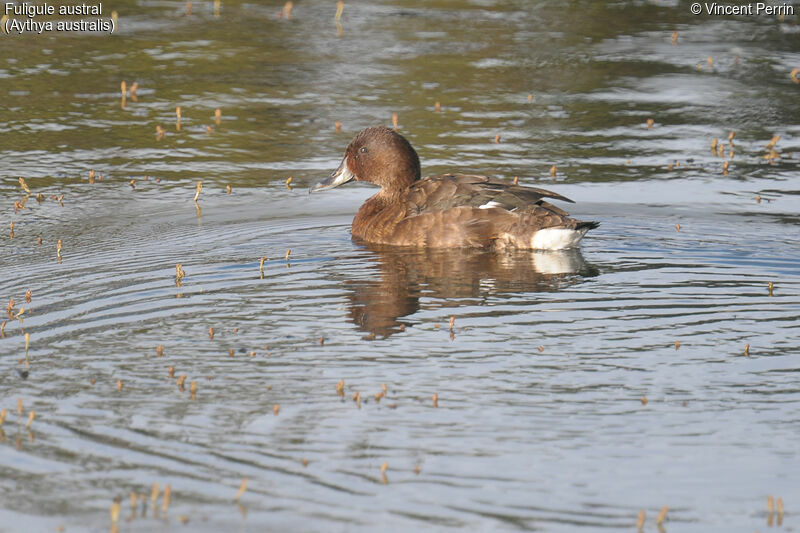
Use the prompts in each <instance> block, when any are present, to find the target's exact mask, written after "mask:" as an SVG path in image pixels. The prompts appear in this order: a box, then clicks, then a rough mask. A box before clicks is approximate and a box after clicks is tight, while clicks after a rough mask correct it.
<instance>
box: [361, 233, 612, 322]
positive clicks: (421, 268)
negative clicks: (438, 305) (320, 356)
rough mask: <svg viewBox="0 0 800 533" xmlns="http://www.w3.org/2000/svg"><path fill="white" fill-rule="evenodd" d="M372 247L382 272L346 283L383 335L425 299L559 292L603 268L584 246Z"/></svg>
mask: <svg viewBox="0 0 800 533" xmlns="http://www.w3.org/2000/svg"><path fill="white" fill-rule="evenodd" d="M367 249H369V250H370V251H373V252H374V253H375V254H376V257H375V259H373V261H374V262H375V263H377V265H378V269H379V276H378V275H376V276H375V277H376V278H377V279H374V280H361V281H353V282H346V287H347V292H348V294H347V297H348V299H349V300H350V310H349V316H350V318H351V320H352V321H353V323H354V324H355V325H356V326H357V327H358V328H359V329H360V330H361V331H366V332H368V333H371V334H372V335H373V336H382V337H388V336H389V335H391V334H392V333H396V332H398V331H405V327H406V326H407V325H409V323H408V322H404V321H402V320H399V319H401V318H403V317H408V316H411V315H413V314H414V313H416V312H417V311H419V309H420V299H422V298H433V299H437V300H442V301H445V302H447V303H446V304H445V305H447V306H448V307H449V306H452V307H454V308H457V307H459V306H464V305H470V306H472V305H480V303H481V302H482V301H484V300H485V299H486V298H489V297H500V298H502V297H503V295H508V294H513V293H519V294H527V293H537V292H553V291H558V290H559V289H561V288H564V287H567V286H569V285H573V284H575V283H580V281H581V279H582V278H583V277H587V276H596V275H597V273H598V271H597V269H596V268H594V267H592V266H591V265H589V264H587V263H586V261H585V260H584V258H583V255H582V254H581V252H580V250H578V249H574V250H565V251H559V252H534V251H527V250H518V251H507V252H503V253H494V252H485V251H479V250H403V249H397V248H391V247H377V246H368V247H367ZM527 297H529V298H532V297H534V295H533V294H528V295H527Z"/></svg>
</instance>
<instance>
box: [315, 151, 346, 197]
mask: <svg viewBox="0 0 800 533" xmlns="http://www.w3.org/2000/svg"><path fill="white" fill-rule="evenodd" d="M354 179H356V175H355V174H353V173H352V172H350V169H349V168H348V167H347V158H346V157H345V158H344V159H342V163H341V164H340V165H339V168H337V169H336V170H334V171H333V172H332V173H331V175H330V177H329V178H328V179H326V180H324V181H320V182H319V183H317V184H316V185H314V187H312V188H311V190H309V191H308V192H309V193H312V192H317V191H324V190H326V189H333V188H334V187H338V186H339V185H343V184H345V183H347V182H348V181H353V180H354Z"/></svg>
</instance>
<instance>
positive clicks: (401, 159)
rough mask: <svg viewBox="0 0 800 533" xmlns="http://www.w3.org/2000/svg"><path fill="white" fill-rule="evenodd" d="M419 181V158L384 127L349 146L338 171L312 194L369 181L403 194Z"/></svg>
mask: <svg viewBox="0 0 800 533" xmlns="http://www.w3.org/2000/svg"><path fill="white" fill-rule="evenodd" d="M419 178H420V167H419V157H418V156H417V152H415V151H414V148H412V147H411V144H410V143H409V142H408V141H407V140H406V138H405V137H403V136H402V135H400V134H399V133H397V132H396V131H393V130H391V129H389V128H387V127H384V126H375V127H372V128H367V129H365V130H362V131H361V132H360V133H359V134H358V135H356V136H355V138H354V139H353V140H352V141H350V144H348V145H347V149H346V150H345V152H344V157H343V158H342V162H341V164H340V165H339V168H337V169H336V170H334V171H333V172H332V173H331V175H330V177H329V178H328V179H326V180H324V181H321V182H320V183H318V184H317V185H315V186H314V187H313V188H312V189H311V190H310V191H309V192H316V191H322V190H325V189H332V188H334V187H338V186H339V185H342V184H344V183H347V182H349V181H353V180H355V181H367V182H369V183H374V184H375V185H379V186H380V187H381V188H382V190H383V191H387V192H393V191H401V190H404V189H405V188H407V187H408V186H409V185H411V184H412V183H414V182H415V181H416V180H418V179H419Z"/></svg>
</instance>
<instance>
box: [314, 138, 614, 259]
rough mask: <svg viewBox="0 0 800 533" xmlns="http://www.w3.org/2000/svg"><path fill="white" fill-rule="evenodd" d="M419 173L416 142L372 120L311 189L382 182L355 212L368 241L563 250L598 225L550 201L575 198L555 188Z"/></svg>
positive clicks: (356, 231) (358, 235) (356, 234)
mask: <svg viewBox="0 0 800 533" xmlns="http://www.w3.org/2000/svg"><path fill="white" fill-rule="evenodd" d="M421 175H422V173H421V168H420V161H419V156H418V155H417V152H416V151H415V150H414V148H413V147H412V146H411V143H410V142H408V140H407V139H406V138H405V137H403V136H402V135H401V134H399V133H398V132H397V131H395V130H393V129H390V128H388V127H385V126H373V127H369V128H366V129H364V130H362V131H360V132H359V133H358V134H357V135H356V136H355V138H353V140H352V141H351V142H350V144H348V145H347V148H346V150H345V152H344V157H342V161H341V163H340V164H339V166H338V167H337V168H336V170H334V171H333V172H332V173H331V174H330V176H329V177H328V178H327V179H325V180H323V181H321V182H320V183H318V184H316V185H315V186H314V187H313V188H311V189H310V190H309V192H310V193H313V192H318V191H323V190H328V189H332V188H334V187H338V186H340V185H344V184H345V183H349V182H352V181H363V182H367V183H371V184H373V185H377V186H379V187H380V190H379V191H378V192H377V194H375V195H374V196H372V197H370V198H368V199H367V200H366V201H365V202H364V204H363V205H362V206H361V208H360V209H359V210H358V212H357V213H356V215H355V217H354V218H353V224H352V227H351V234H352V238H353V240H354V241H360V242H363V243H365V244H375V245H391V246H403V247H415V248H436V249H439V248H482V249H491V250H499V249H507V248H511V249H526V250H563V249H568V248H574V247H576V246H578V243H579V242H580V240H581V239H582V238H583V236H584V235H586V233H587V232H588V231H589V230H590V229H594V228H597V227H598V226H599V223H598V222H583V221H580V220H576V219H574V218H571V217H570V216H569V214H568V213H567V212H566V211H564V210H563V209H561V208H559V207H557V206H555V205H553V204H551V203H549V202H547V201H545V198H547V199H553V200H560V201H562V202H569V203H574V202H573V201H572V200H570V199H569V198H566V197H564V196H562V195H560V194H558V193H555V192H552V191H548V190H545V189H539V188H536V187H526V186H519V185H514V184H511V183H508V182H506V181H503V180H500V179H496V178H490V177H488V176H481V175H476V174H453V173H448V174H441V175H438V176H428V177H425V178H422V177H421Z"/></svg>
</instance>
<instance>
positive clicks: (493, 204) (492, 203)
mask: <svg viewBox="0 0 800 533" xmlns="http://www.w3.org/2000/svg"><path fill="white" fill-rule="evenodd" d="M493 207H503V204H501V203H499V202H495V201H494V200H489V201H488V202H486V203H485V204H483V205H479V206H478V209H491V208H493Z"/></svg>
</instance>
